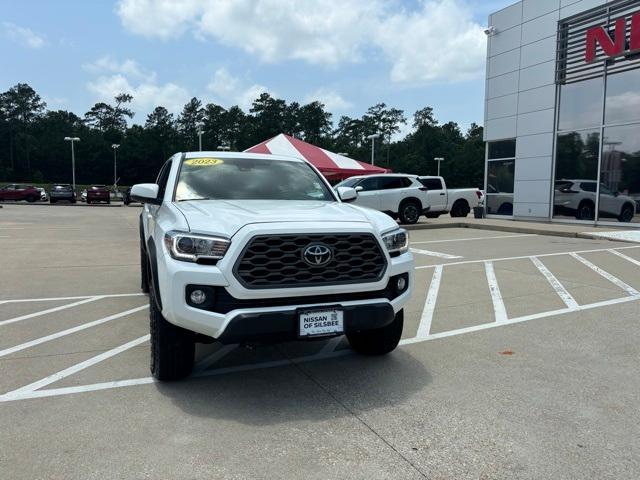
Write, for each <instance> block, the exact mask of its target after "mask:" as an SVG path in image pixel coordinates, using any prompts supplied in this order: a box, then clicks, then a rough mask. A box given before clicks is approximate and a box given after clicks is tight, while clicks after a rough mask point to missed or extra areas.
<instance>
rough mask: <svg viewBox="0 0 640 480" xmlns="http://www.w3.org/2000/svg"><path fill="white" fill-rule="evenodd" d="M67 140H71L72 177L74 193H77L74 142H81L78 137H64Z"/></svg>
mask: <svg viewBox="0 0 640 480" xmlns="http://www.w3.org/2000/svg"><path fill="white" fill-rule="evenodd" d="M64 141H65V142H71V179H72V182H71V183H72V184H73V194H74V195H75V194H76V154H75V151H74V149H73V144H74V143H75V142H79V141H80V139H79V138H78V137H64Z"/></svg>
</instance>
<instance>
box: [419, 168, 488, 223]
mask: <svg viewBox="0 0 640 480" xmlns="http://www.w3.org/2000/svg"><path fill="white" fill-rule="evenodd" d="M418 181H419V182H420V183H422V185H424V186H425V187H427V198H428V202H429V206H430V208H429V211H428V212H427V213H426V214H425V215H426V217H427V218H438V217H439V216H440V215H443V214H445V213H449V214H450V215H451V216H452V217H466V216H467V215H469V212H470V211H471V209H472V208H473V207H477V206H479V205H480V203H481V201H482V197H483V193H482V190H479V189H477V188H454V189H447V184H446V183H445V181H444V178H442V177H418Z"/></svg>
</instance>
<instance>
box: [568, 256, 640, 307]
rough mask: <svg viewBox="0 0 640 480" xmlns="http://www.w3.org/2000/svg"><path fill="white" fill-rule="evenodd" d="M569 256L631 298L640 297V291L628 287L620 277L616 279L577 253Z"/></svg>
mask: <svg viewBox="0 0 640 480" xmlns="http://www.w3.org/2000/svg"><path fill="white" fill-rule="evenodd" d="M569 255H571V256H572V257H573V258H575V259H576V260H578V261H579V262H581V263H583V264H584V265H586V266H587V267H589V268H590V269H591V270H593V271H594V272H596V273H597V274H598V275H600V276H601V277H604V278H606V279H607V280H609V281H610V282H611V283H613V284H614V285H616V286H618V287H620V288H621V289H622V290H624V291H625V292H627V294H628V295H631V296H636V295H640V292H638V290H636V289H635V288H633V287H632V286H630V285H627V284H626V283H624V282H623V281H622V280H620V279H619V278H618V277H614V276H613V275H611V274H610V273H609V272H605V271H604V270H603V269H601V268H600V267H598V266H597V265H594V264H593V263H591V262H590V261H589V260H587V259H586V258H584V257H581V256H580V255H578V254H577V253H570V254H569Z"/></svg>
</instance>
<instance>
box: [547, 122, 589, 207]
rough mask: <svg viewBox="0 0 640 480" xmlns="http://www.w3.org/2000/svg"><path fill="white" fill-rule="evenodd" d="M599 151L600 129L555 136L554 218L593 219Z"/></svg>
mask: <svg viewBox="0 0 640 480" xmlns="http://www.w3.org/2000/svg"><path fill="white" fill-rule="evenodd" d="M599 150H600V130H599V129H598V130H583V131H580V132H568V133H561V134H559V135H558V137H557V148H556V176H555V184H554V200H553V214H554V216H555V217H556V218H558V217H560V218H569V219H578V220H594V219H595V212H596V183H597V181H598V154H599ZM591 187H593V188H591Z"/></svg>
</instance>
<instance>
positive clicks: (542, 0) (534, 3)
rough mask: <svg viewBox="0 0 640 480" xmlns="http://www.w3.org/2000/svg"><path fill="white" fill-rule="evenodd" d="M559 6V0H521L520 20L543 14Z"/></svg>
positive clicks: (525, 20) (527, 19)
mask: <svg viewBox="0 0 640 480" xmlns="http://www.w3.org/2000/svg"><path fill="white" fill-rule="evenodd" d="M559 8H560V0H524V1H523V2H522V21H523V22H527V21H529V20H531V19H533V18H536V17H539V16H541V15H545V14H547V13H549V12H552V11H554V10H558V9H559Z"/></svg>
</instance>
